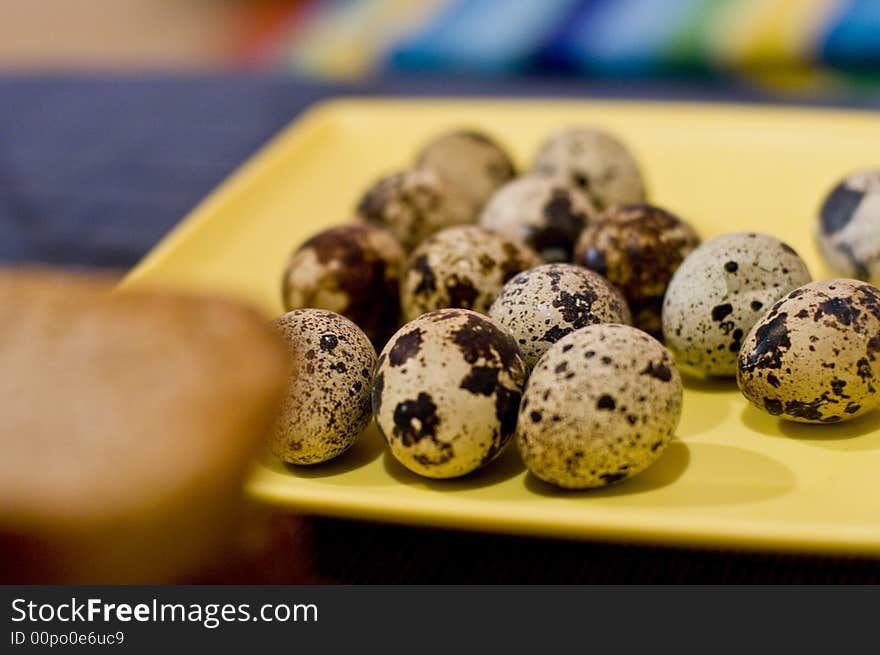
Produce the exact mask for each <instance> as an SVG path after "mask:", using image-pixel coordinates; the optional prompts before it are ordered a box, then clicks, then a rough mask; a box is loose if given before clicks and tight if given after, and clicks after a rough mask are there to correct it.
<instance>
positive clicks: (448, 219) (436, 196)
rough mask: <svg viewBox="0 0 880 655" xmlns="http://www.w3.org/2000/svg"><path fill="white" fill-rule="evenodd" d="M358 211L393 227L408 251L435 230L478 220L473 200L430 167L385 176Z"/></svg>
mask: <svg viewBox="0 0 880 655" xmlns="http://www.w3.org/2000/svg"><path fill="white" fill-rule="evenodd" d="M356 211H357V215H358V217H359V218H361V219H362V220H364V221H366V222H367V223H372V224H374V225H378V226H380V227H384V228H387V229H388V230H390V231H391V233H392V234H393V235H394V236H395V238H396V239H397V240H398V241H399V242H400V245H402V246H403V248H404V250H407V251H409V250H412V249H413V248H414V247H416V246H417V245H418V244H419V243H420V242H421V241H423V240H424V239H426V238H427V237H429V236H431V235H432V234H434V232H438V231H440V230H442V229H444V228H447V227H451V226H453V225H465V224H468V223H474V222H476V219H477V214H476V210H475V208H474V206H473V203H472V202H471V200H470V199H469V198H468V197H467V196H466V195H465V194H464V193H463V192H462V191H461V190H460V189H459V188H458V187H456V186H454V185H452V184H451V183H450V182H448V181H446V180H445V179H444V178H442V177H441V176H440V174H439V173H437V172H436V171H434V170H432V169H430V168H416V169H412V170H407V171H403V172H400V173H395V174H393V175H388V176H386V177H383V178H382V179H380V180H379V181H378V182H376V183H375V184H374V185H373V186H372V187H370V189H369V190H367V192H366V193H365V194H364V195H363V196H362V197H361V199H360V202H358V205H357V210H356Z"/></svg>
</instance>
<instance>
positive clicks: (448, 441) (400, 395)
mask: <svg viewBox="0 0 880 655" xmlns="http://www.w3.org/2000/svg"><path fill="white" fill-rule="evenodd" d="M525 380H526V366H525V362H524V361H523V358H522V355H521V354H520V351H519V348H517V345H516V342H515V341H514V340H513V337H511V336H510V335H509V334H508V333H507V332H506V331H505V330H504V329H503V328H502V327H501V326H499V325H498V324H497V323H495V321H493V320H492V319H490V318H488V317H487V316H482V315H480V314H477V313H476V312H472V311H468V310H466V309H441V310H439V311H435V312H430V313H428V314H424V315H423V316H420V317H419V318H418V319H416V320H415V321H412V322H411V323H407V324H406V325H404V326H403V327H402V328H401V329H400V330H399V331H398V332H397V333H396V334H395V335H394V336H393V337H392V338H391V340H390V341H389V342H388V343H387V344H386V346H385V348H384V350H383V351H382V354H381V355H380V356H379V363H378V365H377V367H376V374H375V377H374V379H373V413H374V414H375V416H376V424H377V425H378V426H379V431H380V432H381V433H382V435H383V436H384V437H385V439H386V440H387V441H388V445H389V446H390V449H391V454H392V455H393V456H394V457H395V458H396V459H397V460H398V461H399V462H400V463H401V464H403V465H404V466H405V467H406V468H408V469H409V470H411V471H413V472H415V473H418V474H419V475H423V476H426V477H429V478H452V477H457V476H460V475H465V474H466V473H470V472H471V471H473V470H475V469H478V468H480V467H481V466H484V465H485V464H487V463H488V462H490V461H492V460H493V459H494V458H495V457H496V456H497V455H498V454H499V453H500V452H501V450H502V449H503V448H504V446H505V445H506V444H507V442H508V441H509V439H510V437H511V436H512V435H513V432H514V429H515V427H516V415H517V409H518V407H519V401H520V396H521V393H522V387H523V384H524V383H525Z"/></svg>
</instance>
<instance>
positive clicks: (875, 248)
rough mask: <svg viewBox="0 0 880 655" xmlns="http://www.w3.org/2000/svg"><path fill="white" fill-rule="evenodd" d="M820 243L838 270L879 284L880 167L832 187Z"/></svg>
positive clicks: (824, 207)
mask: <svg viewBox="0 0 880 655" xmlns="http://www.w3.org/2000/svg"><path fill="white" fill-rule="evenodd" d="M818 242H819V250H820V251H821V253H822V255H823V257H824V258H825V260H826V261H827V262H828V263H829V264H830V265H831V267H832V268H834V270H836V271H837V272H838V273H840V274H842V275H847V276H850V277H854V278H858V279H860V280H867V281H869V282H872V283H874V284H880V170H870V171H859V172H857V173H853V174H851V175H849V176H848V177H847V178H846V179H845V180H843V181H842V182H841V183H840V184H838V185H837V186H836V187H834V189H832V190H831V193H829V194H828V197H827V198H826V199H825V202H824V203H822V208H821V209H820V211H819V229H818Z"/></svg>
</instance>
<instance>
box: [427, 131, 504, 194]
mask: <svg viewBox="0 0 880 655" xmlns="http://www.w3.org/2000/svg"><path fill="white" fill-rule="evenodd" d="M417 162H418V163H417V165H418V166H419V167H420V168H430V169H433V170H435V171H437V173H439V174H440V176H441V177H443V178H444V179H446V180H448V181H449V182H450V183H451V184H452V185H454V186H456V187H458V188H459V189H461V191H462V192H463V193H464V194H466V195H467V196H468V198H469V199H470V200H471V202H472V203H473V206H474V209H475V211H479V210H480V209H482V207H483V205H485V204H486V201H487V200H489V198H490V197H491V195H492V194H493V193H495V190H496V189H498V187H500V186H501V185H503V184H505V183H506V182H508V181H509V180H511V179H513V177H514V176H515V175H516V169H515V168H514V165H513V161H511V159H510V156H509V155H508V154H507V152H506V151H505V150H504V148H502V147H501V146H500V145H499V144H498V143H497V142H495V141H494V140H493V139H491V138H490V137H488V136H486V135H485V134H483V133H482V132H475V131H473V130H459V131H455V132H449V133H447V134H443V135H441V136H439V137H437V138H436V139H434V140H433V141H431V142H430V143H428V144H427V145H426V146H425V147H424V148H423V149H422V151H421V152H420V153H419V155H418V158H417Z"/></svg>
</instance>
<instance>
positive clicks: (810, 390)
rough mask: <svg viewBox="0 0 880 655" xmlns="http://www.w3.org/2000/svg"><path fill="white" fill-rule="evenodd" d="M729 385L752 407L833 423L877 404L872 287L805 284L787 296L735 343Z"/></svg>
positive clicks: (878, 317)
mask: <svg viewBox="0 0 880 655" xmlns="http://www.w3.org/2000/svg"><path fill="white" fill-rule="evenodd" d="M737 382H738V383H739V388H740V390H741V391H742V392H743V395H744V396H745V397H746V398H747V399H748V400H749V401H751V402H752V404H754V405H755V406H756V407H758V408H759V409H763V410H765V411H767V412H769V413H770V414H773V415H774V416H781V417H782V418H785V419H789V420H791V421H798V422H801V423H837V422H839V421H846V420H849V419H853V418H856V417H857V416H861V415H862V414H865V413H866V412H869V411H871V410H873V409H875V408H876V407H878V405H880V289H877V287H875V286H872V285H870V284H868V283H867V282H861V281H858V280H848V279H836V280H822V281H819V282H812V283H810V284H807V285H805V286H802V287H800V288H798V289H795V290H794V291H792V292H791V293H789V294H788V295H787V296H785V298H783V299H782V300H780V301H778V302H777V303H776V304H775V305H773V307H772V308H771V309H770V311H769V312H768V313H767V315H766V316H764V317H763V318H762V319H761V320H759V321H758V322H757V323H756V324H755V326H754V327H753V328H752V330H751V332H749V334H748V335H747V336H746V338H745V340H744V341H743V346H742V350H740V354H739V370H738V372H737Z"/></svg>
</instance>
